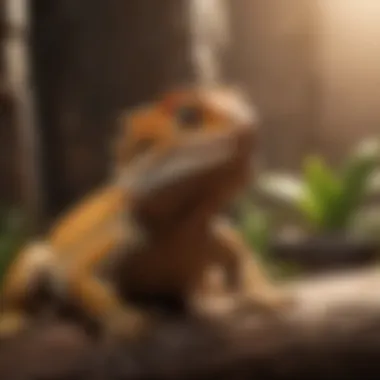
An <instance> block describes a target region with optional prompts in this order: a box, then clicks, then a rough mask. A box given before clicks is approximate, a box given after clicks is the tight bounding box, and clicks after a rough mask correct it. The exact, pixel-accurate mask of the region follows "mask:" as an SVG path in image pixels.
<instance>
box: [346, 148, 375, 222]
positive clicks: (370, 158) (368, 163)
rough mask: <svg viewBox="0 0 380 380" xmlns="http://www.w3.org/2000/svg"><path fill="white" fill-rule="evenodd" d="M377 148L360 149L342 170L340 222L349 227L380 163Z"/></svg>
mask: <svg viewBox="0 0 380 380" xmlns="http://www.w3.org/2000/svg"><path fill="white" fill-rule="evenodd" d="M375 152H376V151H375V150H371V151H365V150H361V151H359V153H360V154H358V153H357V152H356V154H354V155H353V156H351V157H350V158H349V159H348V160H347V162H346V165H345V167H344V168H343V171H342V184H343V188H342V196H341V198H340V223H341V225H342V227H347V226H348V225H349V223H350V221H351V220H352V218H353V217H354V215H355V213H356V212H357V211H358V207H359V206H360V204H361V202H362V200H363V199H364V198H365V196H366V195H367V194H368V189H369V185H370V183H371V181H373V178H374V177H373V176H374V174H375V170H376V168H377V166H378V164H379V156H378V155H377V154H375Z"/></svg>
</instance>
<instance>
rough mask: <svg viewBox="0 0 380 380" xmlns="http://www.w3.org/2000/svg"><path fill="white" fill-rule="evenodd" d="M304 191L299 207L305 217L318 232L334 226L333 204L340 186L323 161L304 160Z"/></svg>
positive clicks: (313, 158) (312, 157) (318, 158)
mask: <svg viewBox="0 0 380 380" xmlns="http://www.w3.org/2000/svg"><path fill="white" fill-rule="evenodd" d="M304 173H305V185H304V186H305V190H304V197H303V198H302V199H301V202H300V206H301V209H302V210H303V212H304V214H305V216H306V217H307V218H308V219H309V222H311V223H312V225H313V227H314V228H316V229H318V230H326V229H331V228H334V226H335V215H334V213H335V204H336V200H337V198H338V197H339V196H340V190H341V184H340V182H339V180H338V178H336V176H334V173H333V172H332V171H331V170H330V168H329V167H328V166H327V164H326V163H325V161H324V160H323V159H322V158H320V157H318V156H310V157H308V158H307V159H306V160H305V164H304Z"/></svg>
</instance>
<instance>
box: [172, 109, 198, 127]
mask: <svg viewBox="0 0 380 380" xmlns="http://www.w3.org/2000/svg"><path fill="white" fill-rule="evenodd" d="M176 118H177V120H178V122H179V124H180V125H181V126H183V127H185V128H199V127H200V126H201V125H202V124H203V122H204V115H203V112H202V110H201V109H200V108H199V107H197V106H193V105H192V106H183V107H179V108H178V109H177V112H176Z"/></svg>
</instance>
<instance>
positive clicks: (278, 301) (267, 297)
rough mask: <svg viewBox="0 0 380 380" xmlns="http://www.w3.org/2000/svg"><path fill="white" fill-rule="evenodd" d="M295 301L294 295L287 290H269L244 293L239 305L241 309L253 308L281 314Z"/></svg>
mask: <svg viewBox="0 0 380 380" xmlns="http://www.w3.org/2000/svg"><path fill="white" fill-rule="evenodd" d="M295 303H296V299H295V297H294V296H293V295H292V294H290V293H287V292H283V291H280V290H271V291H268V292H263V293H260V294H258V293H257V294H256V293H252V294H249V295H245V296H244V297H243V299H242V302H241V306H242V308H243V309H248V310H253V311H255V312H259V313H265V314H270V315H273V316H282V315H284V313H286V312H287V311H289V309H291V308H292V307H293V306H294V305H295Z"/></svg>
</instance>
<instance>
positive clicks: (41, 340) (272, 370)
mask: <svg viewBox="0 0 380 380" xmlns="http://www.w3.org/2000/svg"><path fill="white" fill-rule="evenodd" d="M290 287H291V288H292V289H293V291H294V293H295V294H296V297H297V306H296V307H295V308H294V310H292V311H291V312H290V313H288V314H287V315H284V316H283V318H282V319H278V320H270V319H268V318H265V319H263V318H260V317H254V316H252V315H240V316H235V317H233V320H232V321H229V322H227V325H228V328H227V327H226V326H224V327H223V328H222V329H219V328H218V327H217V325H216V324H215V323H214V324H212V325H207V323H205V322H204V323H200V322H198V323H196V322H190V321H187V322H186V321H178V322H171V323H166V324H165V325H164V324H163V325H162V326H160V328H159V329H158V330H157V331H156V332H155V333H154V336H152V337H150V338H149V339H148V340H147V341H146V342H141V344H138V345H135V346H130V347H128V346H126V345H125V344H119V345H117V344H116V342H113V343H112V344H108V345H106V344H105V343H93V342H91V341H90V340H89V338H87V337H86V336H85V335H84V334H83V333H82V332H81V331H80V329H79V328H76V327H75V326H70V325H65V324H63V323H60V322H52V324H51V325H50V326H46V325H45V326H42V327H40V328H37V327H36V328H35V329H33V331H30V332H28V333H27V334H25V335H23V336H19V337H18V338H15V339H14V340H12V341H10V342H7V343H3V345H2V346H0V378H1V379H7V380H8V379H9V380H13V379H25V380H32V379H62V380H68V379H99V380H102V379H104V380H105V379H110V380H112V379H125V380H127V379H143V378H144V379H146V378H151V379H192V378H204V379H250V378H256V379H264V378H265V379H267V378H271V379H297V378H302V379H306V378H307V379H313V378H321V377H323V378H325V377H328V378H341V377H342V376H344V378H349V379H359V378H360V379H362V378H363V379H364V378H367V377H369V376H370V374H371V373H372V372H373V373H374V375H376V376H377V377H378V376H380V272H379V271H375V270H366V271H363V272H360V273H359V272H355V273H351V274H342V275H340V276H331V278H321V279H309V280H301V281H298V282H297V283H294V284H292V285H290ZM211 326H212V327H211ZM218 326H219V325H218ZM342 378H343V377H342Z"/></svg>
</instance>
